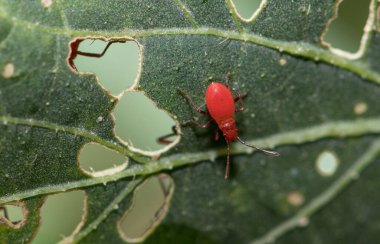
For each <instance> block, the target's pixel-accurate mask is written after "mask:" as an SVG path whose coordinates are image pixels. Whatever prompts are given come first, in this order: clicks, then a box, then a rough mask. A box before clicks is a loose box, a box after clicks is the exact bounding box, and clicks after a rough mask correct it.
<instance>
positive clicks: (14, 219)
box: [0, 202, 28, 229]
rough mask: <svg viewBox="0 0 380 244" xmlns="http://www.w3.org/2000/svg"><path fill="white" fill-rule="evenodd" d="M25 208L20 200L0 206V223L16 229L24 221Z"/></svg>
mask: <svg viewBox="0 0 380 244" xmlns="http://www.w3.org/2000/svg"><path fill="white" fill-rule="evenodd" d="M27 212H28V211H27V209H26V207H25V205H24V203H22V202H17V203H14V204H5V205H2V206H0V224H6V225H8V226H9V227H11V228H14V229H18V228H20V227H21V226H22V225H23V224H24V223H25V221H26V215H27Z"/></svg>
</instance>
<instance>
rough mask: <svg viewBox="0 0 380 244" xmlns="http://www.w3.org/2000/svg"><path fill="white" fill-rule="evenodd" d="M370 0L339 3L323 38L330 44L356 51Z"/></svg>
mask: <svg viewBox="0 0 380 244" xmlns="http://www.w3.org/2000/svg"><path fill="white" fill-rule="evenodd" d="M369 3H370V0H362V1H357V0H344V1H343V2H342V3H340V5H339V9H338V17H337V18H336V19H335V20H333V21H332V22H331V23H330V25H329V26H328V30H327V33H326V34H325V35H324V36H323V40H324V41H326V42H328V43H330V44H331V46H333V47H335V48H338V49H341V50H345V51H348V52H356V51H357V50H358V49H359V46H360V40H361V37H362V35H363V29H364V26H365V23H366V21H367V18H368V14H369Z"/></svg>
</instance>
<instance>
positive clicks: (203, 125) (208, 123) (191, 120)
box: [182, 118, 212, 128]
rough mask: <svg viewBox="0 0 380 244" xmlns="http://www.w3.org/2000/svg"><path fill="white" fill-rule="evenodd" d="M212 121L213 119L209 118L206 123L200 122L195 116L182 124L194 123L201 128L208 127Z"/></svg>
mask: <svg viewBox="0 0 380 244" xmlns="http://www.w3.org/2000/svg"><path fill="white" fill-rule="evenodd" d="M211 122H212V120H209V121H207V123H205V124H200V123H198V122H197V121H196V120H195V119H194V118H192V119H190V120H186V121H184V122H182V125H188V124H193V125H195V126H198V127H200V128H207V127H209V126H210V125H211Z"/></svg>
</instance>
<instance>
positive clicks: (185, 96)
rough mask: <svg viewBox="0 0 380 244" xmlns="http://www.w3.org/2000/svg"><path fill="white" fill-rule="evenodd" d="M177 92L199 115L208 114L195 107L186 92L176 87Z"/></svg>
mask: <svg viewBox="0 0 380 244" xmlns="http://www.w3.org/2000/svg"><path fill="white" fill-rule="evenodd" d="M177 91H178V92H179V93H180V94H181V95H182V96H183V97H184V98H186V100H187V101H188V102H189V103H190V105H191V106H192V107H193V108H194V110H196V111H197V112H198V113H200V114H208V112H207V111H206V110H203V109H201V108H200V107H199V106H197V105H196V104H195V103H194V101H193V99H192V98H191V97H190V96H189V94H187V93H186V92H184V91H182V90H181V89H179V88H178V87H177Z"/></svg>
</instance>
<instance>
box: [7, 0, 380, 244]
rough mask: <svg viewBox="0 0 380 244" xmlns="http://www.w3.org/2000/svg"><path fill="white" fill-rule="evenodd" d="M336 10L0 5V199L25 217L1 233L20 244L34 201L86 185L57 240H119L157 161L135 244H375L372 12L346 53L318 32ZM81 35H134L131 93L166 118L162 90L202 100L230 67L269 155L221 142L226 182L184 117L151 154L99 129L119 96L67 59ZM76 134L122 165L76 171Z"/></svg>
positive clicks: (379, 74)
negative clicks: (158, 203)
mask: <svg viewBox="0 0 380 244" xmlns="http://www.w3.org/2000/svg"><path fill="white" fill-rule="evenodd" d="M50 3H51V5H49V4H50ZM336 5H337V3H336V1H334V0H328V1H317V0H313V1H311V2H310V1H304V0H300V1H292V2H289V1H275V0H267V1H266V0H264V1H263V4H262V5H261V6H262V9H261V10H260V13H259V14H258V15H257V16H256V18H253V19H251V20H243V19H240V17H239V15H238V14H237V12H236V10H235V8H234V6H233V3H232V2H231V1H230V0H227V1H222V0H213V1H210V0H208V1H207V0H199V1H197V0H191V1H190V0H184V1H180V0H174V1H166V0H160V1H151V2H148V1H99V0H92V1H74V0H72V1H52V2H49V1H37V0H35V1H11V0H2V1H0V70H2V73H1V76H0V205H4V204H7V203H15V202H19V201H20V202H21V203H25V204H24V205H25V208H26V209H27V212H28V214H27V215H26V220H25V221H24V222H23V224H22V225H21V227H20V228H18V229H15V228H12V227H10V226H9V225H7V224H6V223H5V222H4V221H2V219H1V218H0V242H24V241H27V242H29V241H30V240H31V239H32V237H33V236H34V235H35V233H36V231H37V229H38V223H39V217H38V214H39V213H38V212H39V209H40V206H41V204H42V202H43V199H44V198H45V196H47V195H49V194H54V193H58V192H62V191H70V190H74V189H82V190H84V191H85V193H86V196H87V198H86V199H87V200H86V202H85V218H84V219H83V222H82V223H81V225H80V226H79V228H78V229H77V230H76V231H75V232H74V233H73V235H72V236H70V237H69V239H67V240H69V241H74V242H84V243H86V242H87V243H96V242H104V241H107V242H112V243H119V242H122V241H123V240H125V238H124V236H123V235H122V234H121V233H120V231H119V229H118V227H117V223H118V222H119V221H120V220H121V219H122V218H123V216H124V215H125V212H126V211H127V210H128V209H129V207H130V205H131V199H132V198H133V195H132V192H133V190H134V189H135V188H136V187H137V186H138V185H139V184H140V183H142V182H143V181H145V179H146V178H147V177H149V176H151V175H155V174H159V173H160V172H163V171H165V172H166V173H168V174H170V175H171V177H172V178H173V180H174V185H175V189H174V193H173V197H172V199H170V197H169V195H170V196H171V194H169V195H167V200H168V201H170V202H169V205H166V206H165V208H164V212H163V213H164V214H166V217H165V218H164V220H163V221H162V223H159V221H160V220H161V218H157V219H156V220H155V223H154V224H153V225H152V226H155V224H159V225H158V227H157V228H156V229H155V231H153V230H154V227H151V228H150V232H153V233H152V234H151V235H150V236H149V237H147V236H145V238H146V242H148V243H149V242H151V243H170V242H174V241H176V242H180V243H194V242H198V243H231V242H234V243H235V242H236V243H267V242H272V241H275V240H278V241H279V242H281V243H282V242H284V243H298V242H305V243H316V242H322V243H337V242H342V243H347V242H354V243H374V242H376V241H377V240H378V239H379V234H378V233H380V232H379V222H378V219H379V215H380V212H379V210H378V207H377V206H378V205H379V204H380V198H379V197H378V194H377V190H376V189H377V188H378V186H379V183H378V179H377V175H378V174H379V173H380V168H379V166H378V165H379V154H380V140H379V136H378V134H379V133H380V116H379V114H380V106H379V105H378V104H379V103H378V98H379V97H380V88H379V84H380V70H379V67H380V63H379V62H380V61H379V60H380V59H379V58H380V56H379V53H380V34H379V30H380V28H379V26H380V24H379V23H380V20H379V15H378V13H379V7H378V2H377V1H375V0H372V1H371V3H370V14H369V17H368V20H367V24H366V28H365V33H364V35H363V39H362V45H361V47H360V49H359V51H358V53H357V54H356V55H349V54H347V53H343V52H341V51H338V50H336V49H333V48H330V47H327V46H326V45H324V44H322V43H321V35H323V33H324V31H325V28H326V26H328V23H329V22H330V21H331V19H332V18H333V16H334V13H335V11H336V7H337V6H336ZM89 36H91V38H92V39H102V40H107V41H127V40H134V41H136V42H137V43H139V45H140V48H141V52H142V58H141V62H142V63H141V70H140V74H139V81H138V82H139V83H138V86H135V88H134V89H135V90H138V91H143V92H144V93H145V94H146V95H147V96H148V97H149V98H151V99H152V100H153V101H154V102H155V103H156V104H157V106H158V107H159V108H160V109H163V110H165V111H167V112H168V113H169V114H170V115H172V116H173V118H175V119H176V121H177V122H178V125H179V123H180V122H182V121H185V120H187V119H189V118H191V117H194V116H197V114H195V112H194V111H193V109H192V108H191V106H190V105H189V104H188V102H187V101H186V100H185V99H184V97H182V96H181V95H180V94H179V93H178V92H177V90H176V88H181V89H182V90H184V91H186V93H188V94H189V95H190V96H191V97H193V98H194V100H195V101H196V103H197V104H199V105H201V104H202V103H203V101H204V91H205V89H206V87H207V86H208V84H209V83H210V82H211V81H215V80H217V81H223V80H224V79H225V77H226V75H227V74H228V73H230V74H231V83H232V85H233V86H234V87H235V88H236V89H238V90H239V91H240V92H241V93H242V94H247V96H246V97H245V98H244V106H245V110H244V112H243V113H238V114H237V115H236V121H237V126H238V129H239V135H240V137H241V138H243V139H244V140H246V141H247V142H249V143H252V144H254V145H257V146H259V147H264V148H275V150H276V151H278V152H280V154H281V156H280V157H276V158H270V157H266V156H264V155H262V154H259V153H253V150H252V149H251V148H248V147H245V146H243V145H240V144H237V143H234V144H231V154H232V157H231V162H232V165H231V167H232V168H231V170H232V174H231V177H230V179H229V180H228V181H225V180H224V178H223V176H224V170H225V165H224V164H225V155H226V148H225V143H224V141H223V140H220V141H219V142H214V141H213V138H214V136H213V134H214V131H215V128H211V129H210V130H201V129H198V128H194V127H191V126H181V128H179V129H180V132H181V138H180V142H179V143H178V144H176V145H175V146H174V147H173V148H171V149H168V150H167V151H165V152H164V153H159V152H158V153H157V154H155V155H148V156H146V155H143V154H141V153H139V152H136V151H134V150H133V149H131V147H130V145H128V144H126V143H125V142H122V141H120V140H119V139H118V137H117V135H115V134H114V132H113V128H114V121H113V119H112V116H111V113H112V110H113V109H114V107H115V106H117V105H118V98H117V97H113V96H112V95H110V94H109V93H108V92H107V91H105V90H104V89H103V88H102V87H101V86H100V85H99V83H98V82H97V80H96V78H95V76H94V75H88V74H79V73H76V72H73V70H72V69H71V68H70V67H69V65H68V63H67V60H66V58H67V57H69V60H68V61H69V62H70V61H72V60H71V59H72V58H74V57H73V55H74V54H75V51H76V50H75V49H74V50H71V49H70V46H69V44H70V43H71V44H72V45H71V48H75V45H73V44H79V42H80V41H81V40H83V39H86V38H87V37H89ZM70 53H71V56H70ZM136 108H138V104H136ZM99 118H102V119H101V120H100V119H99ZM207 119H208V118H200V121H201V122H203V121H204V122H206V121H207ZM141 133H143V132H141ZM89 142H94V143H97V144H100V145H103V146H105V147H107V148H109V149H112V150H114V151H116V152H118V153H120V154H122V155H124V156H126V157H128V158H129V165H128V167H127V168H126V169H124V170H122V171H119V172H114V173H113V174H108V175H102V176H98V177H92V176H88V175H86V174H85V173H84V172H82V171H81V170H80V168H79V167H78V162H77V161H78V159H77V157H78V153H79V151H80V149H81V148H82V147H83V145H85V144H86V143H89ZM326 155H327V156H326ZM158 157H159V159H157V158H158ZM324 164H327V166H332V168H328V169H325V168H323V166H324ZM333 166H336V167H337V168H336V169H335V168H334V167H333ZM326 170H327V173H326V172H325V171H326ZM171 191H173V188H171ZM3 222H4V223H3ZM358 226H365V228H363V229H360V231H359V233H358ZM300 227H302V228H300Z"/></svg>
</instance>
